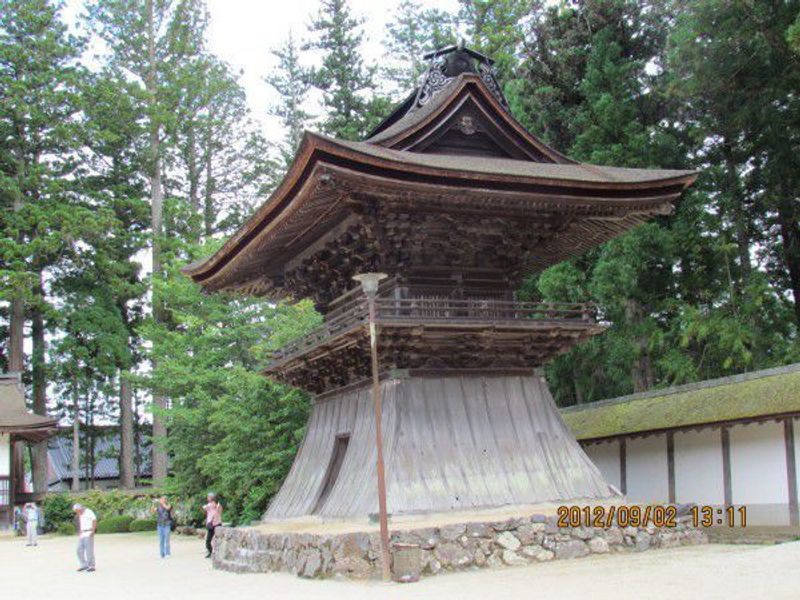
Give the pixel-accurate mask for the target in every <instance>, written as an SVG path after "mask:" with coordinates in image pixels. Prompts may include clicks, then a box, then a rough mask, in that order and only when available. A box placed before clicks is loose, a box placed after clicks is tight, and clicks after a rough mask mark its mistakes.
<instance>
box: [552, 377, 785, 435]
mask: <svg viewBox="0 0 800 600" xmlns="http://www.w3.org/2000/svg"><path fill="white" fill-rule="evenodd" d="M791 412H800V365H791V366H790V367H782V368H779V369H770V370H768V371H759V372H756V373H750V374H747V375H742V376H736V377H732V378H726V379H719V380H714V381H707V382H701V383H699V384H691V385H687V386H681V387H678V388H671V389H666V390H663V391H662V392H658V391H654V392H650V393H648V394H643V395H634V396H629V397H624V398H619V399H616V400H606V401H602V402H597V403H593V404H586V405H582V406H574V407H568V408H565V409H563V410H562V416H563V417H564V420H565V421H566V423H567V425H569V427H570V428H571V429H572V431H573V432H574V433H575V437H577V438H578V439H579V440H589V439H596V438H604V437H610V436H616V435H622V434H630V433H639V432H645V431H654V430H659V429H671V428H676V427H686V426H692V425H701V424H707V423H718V422H720V421H732V420H736V419H747V418H758V417H763V416H768V415H777V414H783V413H791Z"/></svg>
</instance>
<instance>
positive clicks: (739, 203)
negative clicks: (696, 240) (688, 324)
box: [723, 142, 752, 293]
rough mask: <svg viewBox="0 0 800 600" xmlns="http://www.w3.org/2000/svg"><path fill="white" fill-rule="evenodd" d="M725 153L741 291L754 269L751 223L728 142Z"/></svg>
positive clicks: (738, 285) (725, 145)
mask: <svg viewBox="0 0 800 600" xmlns="http://www.w3.org/2000/svg"><path fill="white" fill-rule="evenodd" d="M723 155H724V156H725V168H726V169H727V172H728V173H727V175H728V192H729V193H730V196H731V218H732V219H733V226H734V229H735V235H736V249H737V253H738V255H739V272H740V278H739V281H738V283H737V285H736V289H737V291H738V292H740V293H741V291H742V288H743V287H744V285H745V283H746V282H747V280H748V278H749V277H750V272H751V271H752V265H751V263H750V224H749V223H748V218H747V211H746V210H745V206H744V193H743V192H742V182H741V181H740V180H739V172H738V170H737V168H736V161H735V160H734V157H733V149H732V148H731V146H730V144H729V143H728V142H725V143H724V144H723Z"/></svg>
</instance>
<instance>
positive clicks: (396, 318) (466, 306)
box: [272, 297, 597, 361]
mask: <svg viewBox="0 0 800 600" xmlns="http://www.w3.org/2000/svg"><path fill="white" fill-rule="evenodd" d="M375 309H376V311H375V312H376V318H377V321H378V323H379V324H380V323H384V324H388V323H398V324H400V323H420V324H438V325H448V324H450V325H459V324H476V323H487V324H497V325H506V326H507V325H509V324H511V323H520V322H521V321H525V320H531V319H535V320H537V321H540V322H552V323H564V322H573V323H574V322H584V323H594V322H595V319H596V316H597V310H596V307H595V305H594V304H592V303H578V304H568V303H553V302H512V301H505V300H483V299H466V300H455V299H452V298H441V297H440V298H431V297H424V298H404V299H396V298H385V297H384V298H380V297H379V298H377V299H376V300H375ZM328 317H329V318H327V319H326V321H325V322H324V323H323V324H322V325H320V326H319V327H316V328H315V329H312V330H311V331H309V332H308V333H307V334H306V335H304V336H301V337H299V338H297V339H295V340H293V341H291V342H289V343H288V344H286V345H285V346H283V348H281V349H280V350H277V351H276V352H274V353H273V355H272V358H273V360H275V361H279V360H282V359H284V358H286V357H289V356H292V355H294V354H297V353H299V352H303V351H305V350H306V349H308V348H311V347H312V346H315V345H317V344H320V343H322V342H324V341H325V340H328V339H330V338H332V337H333V336H335V335H337V334H338V333H341V332H342V331H345V330H348V329H352V328H355V327H358V326H361V325H365V324H366V323H367V322H368V311H367V301H366V299H365V298H364V297H360V298H356V299H354V300H352V301H351V302H349V303H347V305H345V306H340V307H339V308H338V310H337V311H336V313H335V314H334V315H332V316H331V315H328Z"/></svg>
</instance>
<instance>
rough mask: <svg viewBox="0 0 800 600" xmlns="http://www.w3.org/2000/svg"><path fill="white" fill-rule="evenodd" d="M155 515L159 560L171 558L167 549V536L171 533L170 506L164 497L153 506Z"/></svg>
mask: <svg viewBox="0 0 800 600" xmlns="http://www.w3.org/2000/svg"><path fill="white" fill-rule="evenodd" d="M152 510H153V512H155V513H156V529H158V549H159V551H160V552H161V558H167V557H168V556H171V553H170V549H169V536H170V533H172V506H171V505H170V503H169V501H168V500H167V497H166V496H161V498H159V499H158V502H157V503H156V504H155V506H153V509H152Z"/></svg>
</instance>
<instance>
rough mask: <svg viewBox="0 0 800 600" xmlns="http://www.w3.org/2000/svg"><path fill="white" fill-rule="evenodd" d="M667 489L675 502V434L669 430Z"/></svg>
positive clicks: (672, 501) (671, 499) (671, 502)
mask: <svg viewBox="0 0 800 600" xmlns="http://www.w3.org/2000/svg"><path fill="white" fill-rule="evenodd" d="M667 489H668V490H669V493H668V495H669V502H670V504H675V434H674V432H672V431H668V432H667Z"/></svg>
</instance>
